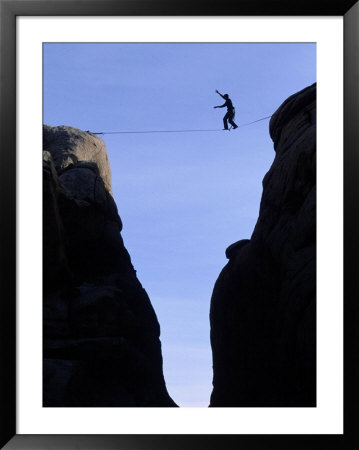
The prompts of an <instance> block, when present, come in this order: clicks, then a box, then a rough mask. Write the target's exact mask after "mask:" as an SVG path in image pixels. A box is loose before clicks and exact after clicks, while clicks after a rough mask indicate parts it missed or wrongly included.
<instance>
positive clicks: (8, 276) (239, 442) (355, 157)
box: [0, 0, 359, 450]
mask: <svg viewBox="0 0 359 450" xmlns="http://www.w3.org/2000/svg"><path fill="white" fill-rule="evenodd" d="M59 15H61V16H107V15H108V16H111V15H112V16H114V15H121V16H130V15H136V16H157V15H163V16H173V15H188V16H298V15H300V16H343V19H344V65H345V67H344V294H345V297H344V324H345V327H344V342H345V346H344V358H345V365H344V369H345V370H344V385H345V390H344V434H343V435H88V436H86V435H17V434H16V17H17V16H59ZM0 51H1V54H0V55H1V65H0V71H1V73H0V75H1V79H0V80H1V81H0V83H1V84H0V95H1V97H0V143H1V147H0V199H1V203H0V214H1V216H0V217H1V219H0V255H1V272H0V286H1V287H0V292H1V294H0V295H1V297H0V298H1V300H0V357H1V359H0V361H1V370H0V379H1V384H0V445H1V448H6V449H49V448H52V449H60V448H61V449H75V448H77V449H79V448H80V449H100V448H101V449H124V450H125V449H126V450H132V449H133V450H135V449H136V450H140V449H146V450H148V449H156V450H162V449H166V450H167V449H170V450H177V449H178V450H179V449H184V448H186V449H202V448H203V449H204V448H206V449H208V450H211V449H218V450H220V449H225V450H230V449H279V448H286V449H287V448H291V449H318V448H325V449H342V448H343V449H344V448H345V449H354V448H358V447H359V439H358V438H357V431H356V425H357V423H358V419H359V414H358V404H359V401H358V400H359V399H358V392H357V390H358V388H357V380H358V370H357V365H358V359H359V358H358V344H357V342H358V332H357V324H358V321H357V303H358V301H357V298H356V295H357V293H358V280H359V273H358V272H359V271H358V264H357V262H356V260H357V254H358V249H359V246H358V240H359V238H358V229H359V217H358V211H359V208H358V195H357V192H359V188H358V187H359V186H358V185H359V183H358V180H359V176H358V171H359V151H358V150H359V149H358V148H357V143H358V142H359V139H358V138H359V126H358V125H359V2H358V1H356V0H336V1H323V0H318V1H316V0H300V1H297V2H288V1H285V0H255V1H254V0H237V1H235V2H232V1H229V2H227V3H226V4H225V5H224V4H221V3H219V2H214V1H212V0H207V1H206V2H201V1H198V0H192V1H187V0H180V1H178V0H174V1H168V0H86V1H83V0H0ZM328 132H329V130H328ZM328 245H330V243H328Z"/></svg>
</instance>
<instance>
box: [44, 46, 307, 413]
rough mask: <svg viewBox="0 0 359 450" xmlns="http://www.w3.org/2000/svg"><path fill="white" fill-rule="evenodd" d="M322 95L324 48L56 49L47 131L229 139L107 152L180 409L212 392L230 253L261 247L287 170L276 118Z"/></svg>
mask: <svg viewBox="0 0 359 450" xmlns="http://www.w3.org/2000/svg"><path fill="white" fill-rule="evenodd" d="M315 81H316V47H315V44H300V43H298V44H289V43H288V44H269V43H263V44H240V43H238V44H214V43H213V44H210V43H208V44H180V43H178V44H156V43H154V44H150V43H144V44H45V45H44V123H46V124H48V125H53V126H57V125H68V126H73V127H77V128H80V129H82V130H90V131H92V132H106V131H149V130H189V129H192V130H202V129H211V130H219V131H213V132H191V133H153V134H114V135H111V134H109V135H104V136H100V137H101V138H103V139H104V141H105V143H106V147H107V151H108V154H109V159H110V164H111V170H112V186H113V192H114V197H115V201H116V204H117V207H118V210H119V214H120V216H121V218H122V221H123V224H124V226H123V231H122V235H123V238H124V242H125V246H126V248H127V250H128V251H129V253H130V255H131V259H132V263H133V265H134V267H135V269H136V270H137V275H138V278H139V280H140V282H141V283H142V285H143V287H144V288H145V289H146V291H147V293H148V294H149V297H150V299H151V302H152V304H153V306H154V308H155V311H156V313H157V316H158V319H159V322H160V325H161V341H162V350H163V358H164V375H165V379H166V383H167V388H168V390H169V393H170V395H171V396H172V397H173V399H174V400H175V401H176V402H177V403H178V404H179V405H180V406H184V407H186V406H200V407H206V406H208V404H209V398H210V393H211V390H212V386H211V383H212V356H211V348H210V339H209V305H210V298H211V293H212V289H213V285H214V283H215V281H216V279H217V277H218V275H219V273H220V271H221V269H222V268H223V266H224V265H225V264H226V262H227V260H226V257H225V249H226V247H228V246H229V245H230V244H232V243H233V242H235V241H237V240H239V239H245V238H250V236H251V233H252V231H253V228H254V225H255V223H256V220H257V217H258V211H259V204H260V198H261V194H262V179H263V177H264V175H265V173H266V172H267V171H268V169H269V168H270V165H271V163H272V161H273V158H274V155H275V154H274V151H273V143H272V141H271V139H270V137H269V133H268V123H269V120H264V121H261V122H258V123H255V124H252V125H249V126H245V127H240V128H238V129H237V130H235V131H233V130H232V131H230V132H227V131H221V128H222V126H223V124H222V117H223V115H224V114H225V108H223V109H213V106H215V105H221V104H222V103H223V100H222V99H221V98H220V97H219V96H218V95H217V94H216V93H215V90H216V89H218V90H219V91H220V92H222V93H228V94H229V95H230V98H231V99H232V101H233V104H234V106H235V107H236V119H235V121H236V123H237V124H238V125H239V126H241V124H246V123H248V122H251V121H254V120H257V119H260V118H262V117H266V116H269V115H271V114H273V112H274V111H275V110H276V109H277V108H278V107H279V106H280V104H281V103H282V102H283V101H284V100H285V99H286V98H287V97H288V96H290V95H292V94H294V93H295V92H297V91H299V90H301V89H303V88H304V87H306V86H308V85H310V84H312V83H314V82H315Z"/></svg>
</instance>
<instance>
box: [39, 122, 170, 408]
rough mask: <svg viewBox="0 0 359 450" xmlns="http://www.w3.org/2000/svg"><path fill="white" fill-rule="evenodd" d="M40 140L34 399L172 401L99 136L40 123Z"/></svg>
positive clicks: (47, 402)
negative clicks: (39, 385) (39, 310)
mask: <svg viewBox="0 0 359 450" xmlns="http://www.w3.org/2000/svg"><path fill="white" fill-rule="evenodd" d="M43 143H44V152H43V244H44V245H43V261H44V264H43V275H44V279H43V288H44V299H43V307H44V309H43V356H44V365H43V405H44V406H102V407H103V406H118V407H120V406H140V407H147V406H148V407H150V406H152V407H156V406H176V404H175V403H174V402H173V400H172V399H171V398H170V396H169V394H168V392H167V389H166V385H165V381H164V377H163V372H162V353H161V343H160V339H159V336H160V326H159V323H158V321H157V317H156V314H155V311H154V309H153V307H152V305H151V302H150V300H149V298H148V296H147V293H146V292H145V290H144V289H143V288H142V286H141V284H140V282H139V281H138V279H137V277H136V271H135V270H134V268H133V266H132V263H131V259H130V256H129V254H128V252H127V250H126V248H125V247H124V244H123V240H122V237H121V229H122V222H121V219H120V217H119V215H118V213H117V207H116V204H115V202H114V200H113V197H112V189H111V169H110V165H109V161H108V156H107V152H106V148H105V144H104V142H103V141H102V140H101V139H99V138H98V137H97V136H96V135H93V134H91V133H87V132H83V131H81V130H78V129H75V128H71V127H65V126H60V127H50V126H46V125H45V126H44V129H43Z"/></svg>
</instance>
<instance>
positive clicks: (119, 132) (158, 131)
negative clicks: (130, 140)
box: [88, 116, 272, 134]
mask: <svg viewBox="0 0 359 450" xmlns="http://www.w3.org/2000/svg"><path fill="white" fill-rule="evenodd" d="M270 117H272V116H267V117H263V118H262V119H258V120H254V121H253V122H248V123H244V124H243V125H238V128H241V127H246V126H247V125H251V124H252V123H256V122H260V121H261V120H265V119H269V118H270ZM208 131H223V129H219V128H217V129H215V130H148V131H98V132H92V131H88V133H91V134H145V133H195V132H208Z"/></svg>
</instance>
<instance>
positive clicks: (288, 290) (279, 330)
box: [210, 85, 316, 407]
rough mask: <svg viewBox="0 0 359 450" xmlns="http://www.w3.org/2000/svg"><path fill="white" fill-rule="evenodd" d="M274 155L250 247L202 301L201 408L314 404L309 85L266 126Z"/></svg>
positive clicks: (234, 254) (232, 258)
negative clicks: (206, 331) (206, 329)
mask: <svg viewBox="0 0 359 450" xmlns="http://www.w3.org/2000/svg"><path fill="white" fill-rule="evenodd" d="M270 135H271V137H272V139H273V142H274V148H275V151H276V155H275V159H274V162H273V164H272V166H271V168H270V170H269V172H268V173H267V174H266V175H265V177H264V180H263V195H262V200H261V205H260V212H259V217H258V221H257V224H256V226H255V229H254V231H253V234H252V236H251V239H250V240H246V239H244V240H241V241H238V242H236V243H235V244H232V245H231V246H230V247H229V248H228V249H227V251H226V255H227V258H229V262H228V264H227V265H226V266H225V267H224V269H223V270H222V272H221V274H220V275H219V278H218V279H217V281H216V284H215V287H214V290H213V295H212V299H211V311H210V321H211V344H212V351H213V374H214V375H213V391H212V395H211V403H210V406H257V407H261V406H315V404H316V85H312V86H309V87H308V88H306V89H304V90H302V91H300V92H298V93H297V94H295V95H293V96H291V97H290V98H288V99H287V100H286V101H285V102H284V103H283V104H282V105H281V106H280V108H279V109H278V110H277V111H276V112H275V114H274V115H273V117H272V118H271V121H270Z"/></svg>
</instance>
